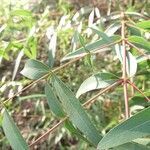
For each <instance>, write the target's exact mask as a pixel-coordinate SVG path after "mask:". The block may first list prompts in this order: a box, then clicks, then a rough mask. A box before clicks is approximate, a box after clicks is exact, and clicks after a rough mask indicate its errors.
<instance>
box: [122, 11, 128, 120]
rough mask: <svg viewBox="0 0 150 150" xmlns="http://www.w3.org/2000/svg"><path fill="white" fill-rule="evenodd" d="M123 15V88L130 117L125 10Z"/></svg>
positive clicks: (126, 113) (126, 110)
mask: <svg viewBox="0 0 150 150" xmlns="http://www.w3.org/2000/svg"><path fill="white" fill-rule="evenodd" d="M121 15H122V22H121V23H122V28H121V37H122V47H123V68H122V69H123V70H122V78H123V80H124V84H123V89H124V101H125V116H126V119H128V118H129V117H130V111H129V104H128V92H127V89H128V88H127V82H126V80H127V73H126V65H127V63H126V43H125V42H126V41H125V21H124V17H125V16H124V12H122V13H121Z"/></svg>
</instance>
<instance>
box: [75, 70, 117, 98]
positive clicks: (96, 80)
mask: <svg viewBox="0 0 150 150" xmlns="http://www.w3.org/2000/svg"><path fill="white" fill-rule="evenodd" d="M117 80H118V78H117V77H116V76H115V75H113V74H111V73H101V72H100V73H97V74H94V75H92V76H90V77H89V78H87V79H86V80H85V81H84V82H83V83H82V84H81V85H80V87H79V89H78V91H77V93H76V97H79V96H80V95H81V94H84V93H86V92H88V91H92V90H96V89H101V88H106V87H107V86H109V85H111V84H113V83H115V82H116V81H117Z"/></svg>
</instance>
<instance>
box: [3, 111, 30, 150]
mask: <svg viewBox="0 0 150 150" xmlns="http://www.w3.org/2000/svg"><path fill="white" fill-rule="evenodd" d="M2 127H3V130H4V133H5V135H6V137H7V139H8V141H9V143H10V145H11V146H12V148H13V149H14V150H29V147H28V145H27V144H26V142H25V140H24V139H23V137H22V135H21V133H20V131H19V129H18V127H17V126H16V125H15V123H14V121H13V119H12V118H11V116H10V115H9V113H8V112H7V110H6V109H5V110H4V112H3V120H2Z"/></svg>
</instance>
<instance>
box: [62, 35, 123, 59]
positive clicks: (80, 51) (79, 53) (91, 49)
mask: <svg viewBox="0 0 150 150" xmlns="http://www.w3.org/2000/svg"><path fill="white" fill-rule="evenodd" d="M109 39H110V41H111V42H110V41H106V40H105V39H100V40H97V41H96V42H93V43H90V44H87V45H85V47H81V48H79V49H77V50H76V51H74V52H71V53H69V54H67V55H66V56H65V57H64V58H63V59H62V61H64V60H68V59H71V58H76V57H80V56H84V55H85V54H86V51H85V48H86V49H88V50H89V52H91V53H92V52H95V51H96V50H100V49H101V48H102V49H101V50H100V51H101V52H104V51H106V50H108V49H104V48H103V47H104V46H106V47H107V45H108V44H111V43H112V44H113V43H114V42H117V41H118V40H119V39H120V36H112V37H109Z"/></svg>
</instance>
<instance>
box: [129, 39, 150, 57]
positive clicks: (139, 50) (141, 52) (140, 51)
mask: <svg viewBox="0 0 150 150" xmlns="http://www.w3.org/2000/svg"><path fill="white" fill-rule="evenodd" d="M126 43H127V44H128V45H130V46H131V47H133V48H135V49H136V50H138V52H139V53H140V54H142V55H143V56H145V57H146V58H148V59H150V56H149V55H146V54H145V53H144V52H143V51H142V50H141V49H139V48H138V47H136V46H135V45H134V44H132V43H130V42H129V41H128V40H126Z"/></svg>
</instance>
